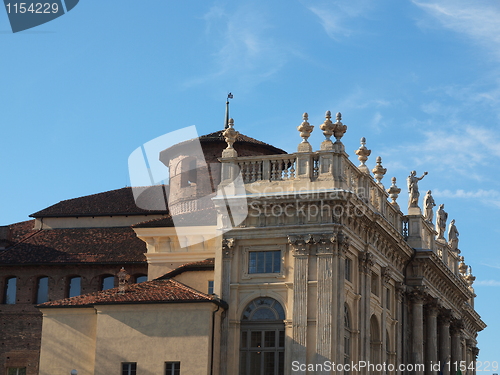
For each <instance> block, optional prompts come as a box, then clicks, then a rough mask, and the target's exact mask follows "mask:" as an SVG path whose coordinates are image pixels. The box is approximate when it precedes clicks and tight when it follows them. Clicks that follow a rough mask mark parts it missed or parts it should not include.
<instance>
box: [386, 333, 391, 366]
mask: <svg viewBox="0 0 500 375" xmlns="http://www.w3.org/2000/svg"><path fill="white" fill-rule="evenodd" d="M385 362H386V363H387V364H390V363H392V358H391V341H390V339H389V331H385Z"/></svg>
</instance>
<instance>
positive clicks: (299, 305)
mask: <svg viewBox="0 0 500 375" xmlns="http://www.w3.org/2000/svg"><path fill="white" fill-rule="evenodd" d="M288 242H289V244H290V245H291V248H292V255H293V257H294V275H293V309H292V311H293V316H292V332H293V333H292V338H293V347H292V358H293V359H294V360H296V361H299V363H304V364H305V363H306V361H307V357H306V354H307V351H306V346H307V281H308V279H309V275H308V268H309V250H310V246H309V244H310V242H311V235H309V234H307V235H289V236H288ZM298 374H305V371H304V372H302V371H299V372H298Z"/></svg>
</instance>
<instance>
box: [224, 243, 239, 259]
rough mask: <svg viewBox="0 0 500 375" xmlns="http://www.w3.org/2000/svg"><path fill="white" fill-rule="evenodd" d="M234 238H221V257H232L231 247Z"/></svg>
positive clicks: (232, 246)
mask: <svg viewBox="0 0 500 375" xmlns="http://www.w3.org/2000/svg"><path fill="white" fill-rule="evenodd" d="M235 242H236V240H235V239H234V238H223V239H222V257H223V258H224V259H231V258H232V257H233V253H234V251H233V248H234V243H235Z"/></svg>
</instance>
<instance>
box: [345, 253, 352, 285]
mask: <svg viewBox="0 0 500 375" xmlns="http://www.w3.org/2000/svg"><path fill="white" fill-rule="evenodd" d="M351 268H352V260H351V258H345V279H346V280H347V281H352V275H351Z"/></svg>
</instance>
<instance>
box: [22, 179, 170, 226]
mask: <svg viewBox="0 0 500 375" xmlns="http://www.w3.org/2000/svg"><path fill="white" fill-rule="evenodd" d="M168 188H169V187H168V186H166V185H157V186H150V187H145V188H141V187H138V188H134V189H144V192H143V193H142V194H141V195H140V196H139V198H138V203H139V205H140V206H141V207H146V208H149V209H144V208H140V207H138V206H137V204H136V202H135V200H134V194H133V191H132V188H131V187H124V188H121V189H117V190H110V191H105V192H103V193H98V194H92V195H87V196H84V197H79V198H73V199H67V200H64V201H61V202H59V203H56V204H54V205H52V206H50V207H47V208H45V209H43V210H41V211H38V212H35V213H34V214H31V215H30V216H31V217H36V218H42V217H77V216H78V217H80V216H119V215H153V214H166V213H167V212H168V209H167V208H166V198H165V197H166V195H168Z"/></svg>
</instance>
